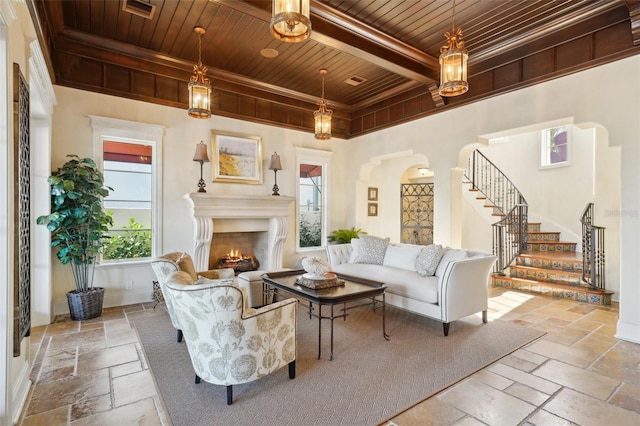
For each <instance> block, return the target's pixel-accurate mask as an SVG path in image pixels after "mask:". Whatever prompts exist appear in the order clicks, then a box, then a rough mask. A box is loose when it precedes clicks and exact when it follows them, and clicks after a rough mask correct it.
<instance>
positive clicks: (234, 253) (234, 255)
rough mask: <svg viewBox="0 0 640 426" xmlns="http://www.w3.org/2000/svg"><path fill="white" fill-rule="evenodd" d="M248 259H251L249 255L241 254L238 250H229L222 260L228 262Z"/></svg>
mask: <svg viewBox="0 0 640 426" xmlns="http://www.w3.org/2000/svg"><path fill="white" fill-rule="evenodd" d="M248 259H251V257H247V256H243V255H242V253H241V252H240V250H231V251H230V252H229V253H227V254H226V255H225V256H224V260H226V261H228V262H241V261H243V260H248Z"/></svg>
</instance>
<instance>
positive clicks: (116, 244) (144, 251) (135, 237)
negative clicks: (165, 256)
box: [102, 212, 151, 259]
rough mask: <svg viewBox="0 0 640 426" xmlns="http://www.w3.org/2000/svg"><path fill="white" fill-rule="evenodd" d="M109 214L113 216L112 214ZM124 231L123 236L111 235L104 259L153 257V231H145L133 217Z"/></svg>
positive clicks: (106, 243)
mask: <svg viewBox="0 0 640 426" xmlns="http://www.w3.org/2000/svg"><path fill="white" fill-rule="evenodd" d="M107 214H108V215H109V216H111V215H112V212H107ZM122 229H123V232H122V233H121V234H111V236H110V237H109V239H108V240H107V241H105V243H104V252H103V254H102V258H103V259H136V258H140V257H151V231H149V230H148V229H144V226H142V225H141V224H140V223H138V221H137V220H136V219H135V218H133V217H132V218H129V224H128V225H127V226H123V227H122ZM112 231H113V230H112Z"/></svg>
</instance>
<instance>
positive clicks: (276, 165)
mask: <svg viewBox="0 0 640 426" xmlns="http://www.w3.org/2000/svg"><path fill="white" fill-rule="evenodd" d="M269 170H273V179H274V184H273V194H271V195H280V192H278V191H280V189H279V188H278V170H282V163H281V162H280V156H279V155H278V153H277V152H274V153H273V155H271V164H269Z"/></svg>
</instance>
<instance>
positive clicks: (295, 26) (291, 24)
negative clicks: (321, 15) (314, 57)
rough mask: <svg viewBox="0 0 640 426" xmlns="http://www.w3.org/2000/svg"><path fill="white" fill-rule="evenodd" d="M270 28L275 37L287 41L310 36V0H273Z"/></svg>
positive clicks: (296, 40)
mask: <svg viewBox="0 0 640 426" xmlns="http://www.w3.org/2000/svg"><path fill="white" fill-rule="evenodd" d="M270 28H271V33H272V34H273V36H274V37H275V38H277V39H278V40H280V41H285V42H287V43H297V42H299V41H302V40H306V39H307V38H309V35H311V21H310V20H309V0H273V13H272V15H271V24H270Z"/></svg>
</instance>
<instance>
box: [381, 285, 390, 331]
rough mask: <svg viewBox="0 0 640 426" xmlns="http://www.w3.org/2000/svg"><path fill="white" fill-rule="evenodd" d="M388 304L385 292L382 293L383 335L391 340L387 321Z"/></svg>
mask: <svg viewBox="0 0 640 426" xmlns="http://www.w3.org/2000/svg"><path fill="white" fill-rule="evenodd" d="M386 306H387V303H386V300H385V296H384V293H382V336H383V337H384V340H389V335H388V334H387V324H386V321H385V311H386V309H385V307H386Z"/></svg>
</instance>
